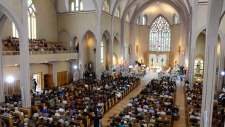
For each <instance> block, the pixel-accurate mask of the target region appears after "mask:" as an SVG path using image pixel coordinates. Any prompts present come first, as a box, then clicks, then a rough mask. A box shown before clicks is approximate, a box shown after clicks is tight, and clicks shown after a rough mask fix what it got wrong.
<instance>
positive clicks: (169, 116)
mask: <svg viewBox="0 0 225 127" xmlns="http://www.w3.org/2000/svg"><path fill="white" fill-rule="evenodd" d="M175 90H176V83H175V82H172V81H168V80H167V79H163V80H158V79H153V80H152V81H151V82H149V83H148V84H147V86H146V87H145V88H144V89H143V90H142V91H141V92H140V94H138V95H137V96H136V97H135V98H133V99H132V100H131V101H130V103H129V104H127V106H126V108H124V109H123V110H122V111H121V112H120V114H118V115H117V116H115V118H114V119H113V120H112V122H111V123H110V124H109V125H108V126H109V127H115V126H116V127H125V126H128V127H134V126H135V127H136V126H138V127H142V126H143V127H158V126H167V127H170V126H171V122H172V120H173V119H179V115H178V112H179V107H178V106H175V105H174V98H175V95H174V92H175Z"/></svg>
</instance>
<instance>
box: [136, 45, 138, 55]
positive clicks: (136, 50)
mask: <svg viewBox="0 0 225 127" xmlns="http://www.w3.org/2000/svg"><path fill="white" fill-rule="evenodd" d="M136 52H137V53H138V52H139V49H138V45H136Z"/></svg>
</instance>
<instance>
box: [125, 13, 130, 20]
mask: <svg viewBox="0 0 225 127" xmlns="http://www.w3.org/2000/svg"><path fill="white" fill-rule="evenodd" d="M126 21H127V22H129V21H130V16H129V14H127V16H126Z"/></svg>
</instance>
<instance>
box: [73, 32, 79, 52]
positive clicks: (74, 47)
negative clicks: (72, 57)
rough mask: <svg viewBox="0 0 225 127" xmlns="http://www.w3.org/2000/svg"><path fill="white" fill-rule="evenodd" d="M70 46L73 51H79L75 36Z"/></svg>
mask: <svg viewBox="0 0 225 127" xmlns="http://www.w3.org/2000/svg"><path fill="white" fill-rule="evenodd" d="M72 45H73V50H74V51H76V52H78V51H79V40H78V38H77V37H76V36H75V37H74V38H73V44H72Z"/></svg>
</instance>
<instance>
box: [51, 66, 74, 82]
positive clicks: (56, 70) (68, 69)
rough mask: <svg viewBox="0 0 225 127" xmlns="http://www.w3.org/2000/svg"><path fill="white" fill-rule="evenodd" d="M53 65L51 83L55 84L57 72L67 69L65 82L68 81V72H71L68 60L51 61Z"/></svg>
mask: <svg viewBox="0 0 225 127" xmlns="http://www.w3.org/2000/svg"><path fill="white" fill-rule="evenodd" d="M51 64H52V65H53V84H54V85H55V86H57V73H58V72H63V71H67V83H69V79H70V76H69V75H68V74H71V71H72V70H71V67H70V63H69V62H54V63H51Z"/></svg>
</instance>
